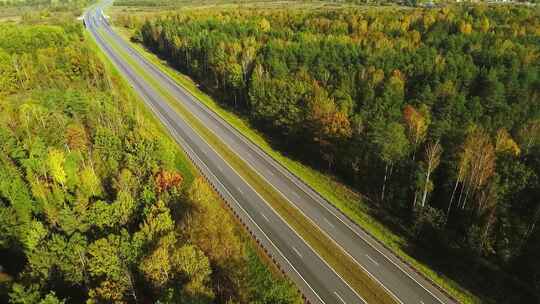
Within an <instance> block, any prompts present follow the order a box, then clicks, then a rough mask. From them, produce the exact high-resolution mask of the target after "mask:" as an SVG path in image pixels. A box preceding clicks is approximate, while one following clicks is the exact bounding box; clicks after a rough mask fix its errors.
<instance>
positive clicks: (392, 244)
mask: <svg viewBox="0 0 540 304" xmlns="http://www.w3.org/2000/svg"><path fill="white" fill-rule="evenodd" d="M115 30H116V31H117V32H118V33H119V34H120V35H121V36H123V37H124V38H125V40H126V41H128V43H130V45H131V46H132V47H134V48H135V49H136V50H137V51H138V52H139V53H140V54H141V55H142V56H143V57H145V58H146V59H147V60H149V61H150V62H152V63H153V64H155V65H156V66H157V67H158V68H159V69H160V70H161V71H163V72H164V73H166V74H167V75H168V76H170V77H171V78H172V79H174V80H175V81H176V82H177V83H178V84H180V85H181V86H182V87H183V88H185V89H186V90H187V91H189V92H190V93H191V94H192V95H193V96H195V97H197V99H198V100H200V101H201V102H202V103H203V104H204V105H206V106H207V107H208V108H210V109H211V110H212V111H214V112H215V113H216V114H218V115H219V116H220V117H221V118H222V119H224V120H225V121H227V122H228V123H229V124H230V125H232V126H233V127H234V128H235V129H236V130H237V131H239V132H240V133H242V134H243V135H244V136H245V137H246V138H248V139H249V140H251V141H252V142H253V143H255V144H256V145H257V146H259V147H260V148H261V149H262V150H263V151H265V152H266V153H267V154H268V155H270V156H271V157H272V158H274V159H275V160H276V161H277V162H279V163H280V164H281V165H282V166H284V167H285V168H287V169H288V170H289V171H291V172H292V173H293V174H295V175H296V176H298V177H299V178H300V179H301V180H302V181H304V182H305V183H306V184H308V185H309V186H310V187H312V188H313V189H315V191H317V192H318V193H319V194H321V195H322V196H323V197H324V198H325V199H326V200H327V201H329V202H330V203H331V204H332V205H334V206H335V207H336V208H338V209H339V210H340V211H341V212H343V213H344V214H345V215H347V217H349V218H350V219H351V220H352V221H353V222H355V223H356V224H357V225H359V226H360V227H362V228H363V229H365V230H366V231H367V232H369V233H370V234H371V235H372V236H374V237H375V238H376V239H377V240H378V241H379V242H381V243H383V244H384V245H385V246H387V247H388V248H390V249H391V250H392V252H394V254H396V255H397V256H399V257H400V258H401V259H402V260H404V261H406V262H407V263H408V264H410V265H411V266H412V267H413V268H415V269H416V270H417V271H419V272H420V273H422V274H423V275H424V276H426V277H427V278H429V279H430V280H432V281H433V282H435V283H436V284H437V285H439V286H440V287H441V288H442V289H444V290H446V292H448V293H449V294H450V295H451V296H453V297H454V298H455V299H457V300H458V301H459V302H460V303H474V304H476V303H478V304H480V303H482V300H481V299H480V298H479V297H477V296H475V295H473V294H472V293H470V292H469V291H468V290H466V289H464V288H463V287H462V286H461V285H459V284H458V283H457V282H456V281H454V280H452V279H451V278H448V277H446V276H445V275H444V274H443V273H440V272H437V271H435V270H433V269H432V268H431V267H429V266H428V265H426V264H424V263H422V262H420V261H418V260H417V259H415V258H414V257H412V256H410V255H409V254H408V253H407V252H406V251H404V250H403V248H405V247H406V245H407V240H406V239H405V238H404V237H402V236H400V235H397V234H395V233H394V232H392V231H391V230H390V229H388V228H387V227H385V226H384V225H383V224H381V223H380V222H379V221H377V220H376V219H374V218H373V217H372V216H370V215H369V207H368V206H367V205H366V204H363V203H362V198H361V196H360V195H359V194H357V193H355V192H354V191H352V190H351V189H349V188H347V187H346V186H344V185H343V184H341V183H340V182H339V181H337V180H336V179H335V178H334V177H332V176H329V175H326V174H323V173H321V172H319V171H317V170H315V169H313V168H311V167H309V166H306V165H304V164H302V163H301V162H299V161H295V160H293V159H290V158H288V157H287V156H285V155H283V154H281V153H280V152H278V151H276V150H274V148H272V146H271V145H270V144H269V142H268V141H267V140H266V139H265V138H264V136H263V135H262V134H261V133H259V132H257V131H256V130H254V129H253V128H252V127H251V126H250V124H249V122H248V121H247V120H245V119H242V118H241V117H239V116H238V115H236V114H235V113H232V112H231V111H229V110H227V109H225V108H223V107H222V106H221V105H220V104H219V103H217V102H216V101H215V100H213V99H212V97H210V96H208V95H207V94H205V93H204V92H202V91H201V90H200V89H199V87H198V86H197V84H196V83H195V82H194V81H193V80H192V79H191V78H189V77H188V76H186V75H184V74H182V73H180V72H179V71H177V70H175V69H174V68H173V67H171V66H170V65H169V64H168V63H167V62H166V61H165V60H162V59H160V58H159V57H158V56H157V55H155V54H153V53H151V52H149V51H148V50H147V49H145V48H144V47H142V46H141V45H140V44H137V43H133V42H130V40H129V37H130V36H131V32H130V31H129V30H127V29H124V28H115Z"/></svg>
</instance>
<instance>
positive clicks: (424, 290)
mask: <svg viewBox="0 0 540 304" xmlns="http://www.w3.org/2000/svg"><path fill="white" fill-rule="evenodd" d="M107 4H110V2H104V3H103V4H100V5H98V6H95V7H93V8H92V9H90V10H88V11H87V12H86V13H85V15H84V21H85V24H86V27H87V29H88V30H89V32H90V33H91V34H92V36H93V37H94V39H95V41H96V43H97V44H98V46H99V47H100V48H101V49H102V51H103V52H104V53H105V54H106V56H107V57H108V58H109V59H110V60H111V62H112V63H113V64H114V65H115V66H116V68H117V69H118V70H119V72H120V73H121V74H122V75H123V76H124V77H125V79H126V80H127V81H128V82H129V83H130V85H131V86H132V87H133V88H134V89H135V91H136V92H137V93H139V95H140V96H141V98H142V99H143V100H144V102H145V103H146V105H147V106H148V107H149V108H150V109H151V110H152V112H153V113H154V114H155V115H156V116H157V117H158V119H159V120H160V121H161V122H162V124H163V125H164V126H165V127H166V128H167V130H168V131H169V132H170V134H171V135H172V136H173V137H174V138H175V140H176V141H177V142H178V143H179V145H180V146H181V147H182V148H183V149H184V150H185V151H186V153H187V154H188V156H189V157H190V158H191V160H192V161H193V162H194V163H195V165H196V166H197V167H198V168H199V170H200V171H201V172H202V174H203V175H204V176H206V178H207V179H208V180H209V181H210V183H211V184H212V185H213V186H214V188H215V189H216V191H217V192H218V193H220V195H221V196H222V197H223V198H224V200H225V201H227V203H228V204H229V206H230V207H231V208H232V209H233V211H234V212H235V213H236V214H237V216H238V217H239V218H240V219H241V221H242V222H243V223H244V224H245V225H246V226H247V229H249V231H251V232H252V233H253V234H254V236H255V237H256V238H257V239H258V240H259V241H260V242H261V245H262V246H263V247H264V248H266V249H267V250H268V252H269V254H270V255H271V256H272V257H273V258H274V259H275V260H276V263H277V264H278V265H280V267H281V269H282V270H283V271H284V272H285V273H286V274H287V275H288V276H289V277H290V278H291V280H292V281H294V282H295V284H297V286H298V288H299V289H300V290H301V291H302V293H303V294H304V296H305V297H306V298H307V299H308V300H309V302H310V303H365V301H364V300H363V298H362V295H359V294H357V293H356V292H355V291H354V290H353V289H352V288H351V287H350V286H349V285H348V284H347V282H346V281H345V280H343V279H342V278H341V277H340V276H339V275H338V274H337V273H336V272H335V271H334V270H333V269H332V268H331V267H330V266H329V265H328V264H327V263H326V262H325V261H324V260H323V259H322V258H321V257H320V256H319V255H318V254H317V253H316V252H315V251H314V250H313V249H312V248H311V247H310V246H309V245H308V244H307V243H306V242H305V241H304V240H303V239H302V237H301V236H300V235H299V234H298V233H296V232H295V231H294V229H293V228H292V227H291V226H289V225H288V224H287V223H286V222H285V221H284V220H283V219H282V218H281V217H280V215H279V214H278V213H276V212H275V211H274V210H273V209H272V208H271V207H270V205H269V204H268V203H266V202H265V201H264V199H263V198H262V197H261V196H260V195H259V194H258V193H257V192H256V191H255V190H254V189H253V188H252V187H251V186H250V185H249V184H248V183H247V182H246V181H244V179H243V178H242V177H241V176H240V175H239V174H238V173H237V172H236V171H235V170H234V169H233V168H232V167H231V166H229V164H228V163H227V162H226V161H225V160H224V159H223V158H222V157H221V156H220V155H219V154H218V153H217V152H216V151H214V150H213V149H212V147H211V146H210V145H209V144H208V143H207V142H206V141H205V140H204V138H202V137H201V136H199V135H198V134H197V132H196V131H195V130H194V129H193V128H192V127H191V126H190V125H189V124H187V123H186V122H185V121H184V120H183V119H182V118H181V117H180V116H179V115H178V114H177V112H176V111H175V110H174V109H173V108H172V107H171V105H170V104H169V101H167V100H166V99H165V97H163V95H162V93H160V90H157V89H156V88H155V86H152V85H151V84H149V83H148V81H147V80H145V79H144V78H143V77H141V76H140V75H139V74H138V73H140V70H144V73H145V74H146V76H147V77H151V78H152V79H155V80H157V81H158V82H159V84H160V86H161V90H166V91H167V92H168V93H169V94H170V95H171V96H174V98H175V101H176V102H179V103H181V104H182V105H183V107H185V108H186V109H188V110H189V111H190V112H191V113H192V114H193V115H194V116H195V117H197V119H199V120H200V122H202V124H203V125H204V126H205V127H206V128H208V129H209V130H211V131H212V132H213V133H214V134H215V135H216V136H217V137H219V139H220V140H221V141H222V142H223V144H225V145H226V146H227V147H228V148H229V149H231V150H233V151H234V152H235V153H236V154H237V155H238V157H240V158H241V159H242V160H243V161H245V162H246V163H247V164H248V165H249V166H250V167H251V168H252V169H253V170H254V171H256V172H257V173H258V174H259V175H260V176H261V177H262V178H264V180H265V181H266V182H267V183H268V186H269V187H273V188H274V189H276V190H277V191H278V192H280V193H281V194H282V195H283V197H284V198H285V199H286V200H287V201H288V203H290V204H292V205H293V206H296V207H297V208H298V209H299V210H300V211H301V212H302V213H303V214H304V215H305V216H306V218H308V219H309V220H311V221H312V223H314V224H315V225H317V226H318V227H319V228H320V229H321V231H323V232H324V234H326V235H327V236H328V237H329V238H330V239H332V240H333V241H335V243H336V244H337V245H338V246H339V247H340V248H341V249H342V250H343V251H344V252H345V253H347V254H348V255H349V256H350V257H351V258H352V259H353V260H354V261H356V263H358V265H359V266H360V267H361V268H363V269H364V270H365V271H366V272H367V273H369V274H370V276H371V277H372V278H373V280H375V281H376V282H378V283H379V284H381V286H383V287H384V289H385V290H386V291H387V292H388V293H389V294H391V295H392V296H393V297H394V298H395V300H396V302H398V303H407V304H408V303H419V304H422V303H424V304H437V303H445V304H446V303H455V301H454V300H453V299H451V298H450V297H449V296H447V295H446V294H445V293H443V292H442V291H440V290H439V289H438V288H437V287H436V286H434V285H433V284H432V283H431V282H429V281H428V280H427V279H425V278H424V277H423V276H422V275H420V274H418V273H417V272H416V271H414V270H413V269H412V268H410V267H409V266H408V265H406V264H405V263H403V262H402V261H401V260H400V259H399V258H397V257H396V256H395V255H394V254H393V253H392V252H391V251H389V250H388V249H386V248H385V247H384V246H382V245H381V244H380V243H379V242H377V241H376V240H375V239H373V238H372V237H371V236H370V235H368V234H367V233H366V232H365V231H364V230H362V229H361V228H360V227H358V226H357V225H356V224H354V223H353V222H352V221H351V220H349V219H348V218H347V217H346V216H344V215H343V214H342V213H341V212H339V211H338V210H337V209H336V208H334V207H333V206H332V205H331V204H330V203H328V202H327V201H326V200H325V199H324V198H322V197H321V196H320V195H319V194H318V193H317V192H315V191H314V190H312V189H311V188H310V187H309V186H307V185H306V184H305V183H303V182H302V181H301V180H300V179H298V178H297V177H296V176H294V175H293V174H291V173H290V172H288V171H287V170H286V169H285V168H284V167H283V166H281V165H280V164H279V163H277V162H276V161H275V160H273V159H272V158H271V157H270V156H268V155H267V154H266V153H265V152H264V151H262V150H261V149H260V148H258V147H257V146H256V145H255V144H253V143H252V142H250V141H249V140H248V139H246V138H245V137H244V136H243V135H241V134H240V133H239V132H237V131H236V130H235V129H234V128H233V127H232V126H230V125H229V124H228V123H227V122H225V121H224V120H222V119H221V118H220V117H219V116H218V115H217V114H215V113H214V112H212V111H211V110H210V109H208V108H206V107H205V106H204V104H203V103H202V102H200V101H198V100H197V99H196V97H194V96H192V95H191V94H189V93H188V92H187V91H186V90H184V89H183V88H182V87H181V86H179V85H177V84H176V83H175V81H174V80H172V79H170V78H169V76H168V75H166V74H164V73H163V72H161V71H160V70H159V68H157V67H155V66H154V65H153V64H152V63H150V62H149V61H147V60H146V59H144V57H142V56H141V55H140V54H139V53H138V52H137V51H136V50H134V49H133V48H132V47H131V46H130V45H129V44H128V43H127V42H126V41H124V40H123V38H121V37H120V36H118V35H117V34H116V33H115V32H114V31H113V29H112V28H111V27H110V26H109V24H108V22H107V21H106V20H105V18H104V16H103V13H102V8H103V7H104V5H107ZM105 36H106V38H105ZM108 41H114V44H115V45H116V47H113V46H111V45H109V43H108ZM117 48H121V49H122V53H123V54H124V56H126V54H127V56H129V60H126V59H125V57H123V56H122V55H120V54H119V52H118V50H117ZM134 65H137V68H135V67H134ZM370 304H371V303H370Z"/></svg>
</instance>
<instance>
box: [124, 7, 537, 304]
mask: <svg viewBox="0 0 540 304" xmlns="http://www.w3.org/2000/svg"><path fill="white" fill-rule="evenodd" d="M118 23H119V24H121V25H123V26H125V27H129V28H132V29H134V30H135V34H134V35H133V37H132V40H133V41H135V42H140V43H142V44H144V45H145V46H146V47H147V48H149V49H150V50H152V51H154V52H155V53H157V54H159V55H160V56H161V57H163V58H165V59H167V60H168V61H169V63H170V64H171V65H173V66H174V67H176V68H177V69H178V70H180V71H181V72H183V73H185V74H187V75H190V76H191V77H193V78H194V79H196V80H197V81H198V82H199V83H201V86H202V87H203V88H204V90H206V91H207V92H209V93H210V94H212V95H213V96H214V97H216V99H218V100H219V101H220V102H221V103H222V104H223V105H224V106H226V107H228V108H229V109H231V110H232V111H234V112H236V113H239V114H240V115H241V116H243V117H245V118H247V119H249V121H250V123H251V125H252V126H254V127H255V128H256V129H258V130H259V131H261V132H263V133H264V134H265V135H266V136H267V137H268V138H269V139H270V141H271V142H272V144H273V145H274V146H275V147H276V148H277V149H279V150H281V151H284V152H285V153H287V154H288V155H290V157H293V158H295V159H299V160H301V161H302V162H304V163H306V164H309V165H311V166H312V167H315V168H318V169H319V170H321V171H323V172H326V173H328V174H331V175H336V176H337V177H338V178H339V179H340V180H341V181H342V182H343V183H345V184H347V185H348V186H350V187H351V188H353V189H355V190H356V191H358V192H359V193H361V194H362V195H363V196H364V197H365V199H363V200H362V202H359V203H361V204H369V205H370V210H371V213H372V214H373V215H374V216H375V217H376V218H377V219H378V220H379V221H381V222H383V223H384V224H385V225H387V226H389V227H391V228H392V229H393V231H396V233H398V234H400V235H402V236H404V237H406V239H407V241H408V248H407V249H406V250H407V251H408V252H410V254H411V255H412V256H414V257H415V258H417V259H419V260H422V261H423V262H425V263H427V264H429V265H430V266H431V267H433V268H434V269H436V271H437V272H440V273H442V274H443V275H444V276H447V277H449V278H451V279H452V280H453V281H455V282H457V283H458V284H460V285H462V286H463V287H464V288H465V289H467V290H469V291H470V292H471V293H473V294H475V296H477V297H478V298H480V299H481V301H482V302H485V303H537V302H538V301H539V300H540V261H539V260H538V256H540V227H539V226H540V225H538V222H539V220H540V181H539V177H540V104H539V101H540V100H539V97H540V78H539V76H540V75H539V74H540V69H539V67H540V13H539V11H538V10H537V9H535V8H528V7H525V6H518V5H491V6H490V5H456V6H445V7H440V8H434V9H418V8H388V7H387V8H356V9H326V10H322V9H321V10H319V9H313V10H309V9H302V10H300V9H299V10H294V9H242V8H238V9H226V8H224V9H198V10H189V11H182V10H179V11H178V12H175V13H167V14H162V15H161V16H157V17H152V18H146V20H143V19H141V18H139V19H138V18H137V17H136V16H121V18H120V17H119V19H118Z"/></svg>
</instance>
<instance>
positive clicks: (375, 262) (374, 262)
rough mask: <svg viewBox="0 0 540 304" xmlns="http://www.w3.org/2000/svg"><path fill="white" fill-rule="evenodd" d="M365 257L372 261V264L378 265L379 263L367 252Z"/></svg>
mask: <svg viewBox="0 0 540 304" xmlns="http://www.w3.org/2000/svg"><path fill="white" fill-rule="evenodd" d="M366 256H367V258H368V259H369V260H370V261H372V262H373V264H375V265H377V266H379V263H377V261H375V260H374V259H373V258H372V257H370V256H369V254H366Z"/></svg>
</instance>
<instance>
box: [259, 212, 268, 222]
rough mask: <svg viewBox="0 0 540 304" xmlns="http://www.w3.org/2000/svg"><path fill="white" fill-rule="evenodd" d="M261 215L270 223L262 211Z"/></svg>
mask: <svg viewBox="0 0 540 304" xmlns="http://www.w3.org/2000/svg"><path fill="white" fill-rule="evenodd" d="M261 215H262V217H264V219H265V220H266V221H267V222H269V223H270V220H269V219H268V217H266V215H264V213H262V212H261Z"/></svg>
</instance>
